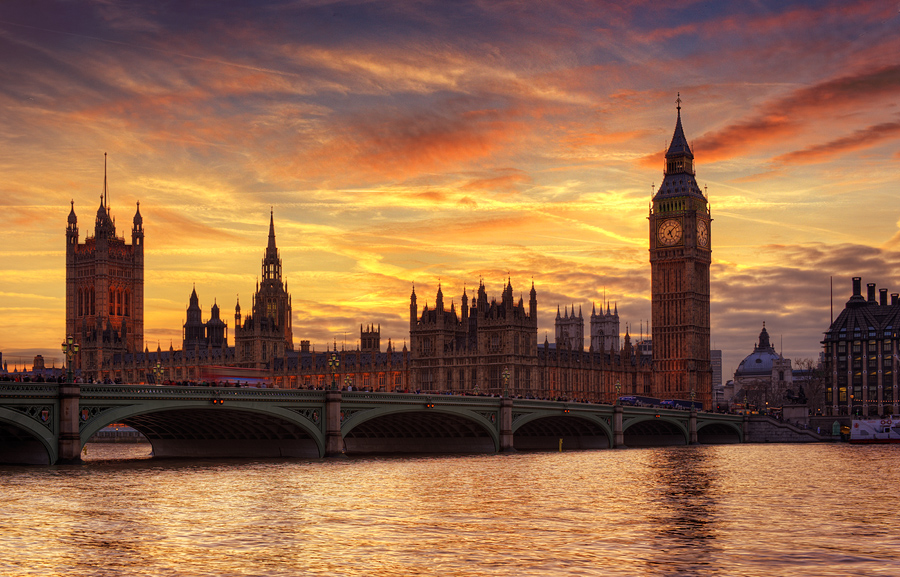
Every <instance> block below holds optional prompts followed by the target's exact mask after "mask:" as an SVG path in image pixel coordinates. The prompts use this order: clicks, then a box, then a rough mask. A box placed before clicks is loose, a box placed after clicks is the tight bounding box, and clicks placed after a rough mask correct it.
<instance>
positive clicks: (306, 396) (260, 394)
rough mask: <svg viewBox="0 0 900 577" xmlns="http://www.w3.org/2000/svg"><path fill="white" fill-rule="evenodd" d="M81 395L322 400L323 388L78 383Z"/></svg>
mask: <svg viewBox="0 0 900 577" xmlns="http://www.w3.org/2000/svg"><path fill="white" fill-rule="evenodd" d="M81 396H82V397H84V398H104V399H109V398H116V397H120V398H127V399H134V398H147V399H172V398H182V399H208V398H210V397H217V398H228V399H235V400H242V399H243V400H248V401H249V400H266V401H273V400H289V401H311V400H316V401H321V400H322V399H323V398H324V391H310V390H305V389H269V388H266V389H257V388H252V387H205V386H177V385H176V386H173V385H81Z"/></svg>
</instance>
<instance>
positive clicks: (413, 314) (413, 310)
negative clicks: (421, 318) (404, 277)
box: [409, 283, 419, 328]
mask: <svg viewBox="0 0 900 577" xmlns="http://www.w3.org/2000/svg"><path fill="white" fill-rule="evenodd" d="M418 314H419V307H418V305H416V284H415V283H413V287H412V294H411V295H409V328H415V326H416V320H417V316H418Z"/></svg>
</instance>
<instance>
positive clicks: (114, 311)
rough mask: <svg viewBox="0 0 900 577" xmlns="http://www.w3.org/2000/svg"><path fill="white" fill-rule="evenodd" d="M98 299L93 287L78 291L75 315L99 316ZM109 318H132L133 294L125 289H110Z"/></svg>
mask: <svg viewBox="0 0 900 577" xmlns="http://www.w3.org/2000/svg"><path fill="white" fill-rule="evenodd" d="M96 305H97V299H96V295H95V291H94V288H93V287H88V288H84V289H78V290H77V291H76V294H75V315H76V316H79V317H81V316H86V315H95V314H97V306H96ZM109 316H120V317H122V316H124V317H128V316H131V293H130V292H129V291H128V290H123V289H109Z"/></svg>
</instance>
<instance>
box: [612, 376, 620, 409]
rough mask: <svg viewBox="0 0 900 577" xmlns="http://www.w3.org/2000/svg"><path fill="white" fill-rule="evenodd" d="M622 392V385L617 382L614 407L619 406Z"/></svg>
mask: <svg viewBox="0 0 900 577" xmlns="http://www.w3.org/2000/svg"><path fill="white" fill-rule="evenodd" d="M621 391H622V383H620V382H619V381H616V400H615V402H613V404H614V405H618V404H619V393H620V392H621Z"/></svg>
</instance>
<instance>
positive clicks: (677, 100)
mask: <svg viewBox="0 0 900 577" xmlns="http://www.w3.org/2000/svg"><path fill="white" fill-rule="evenodd" d="M675 104H676V106H675V108H677V109H678V112H681V93H680V92H679V93H678V98H676V99H675Z"/></svg>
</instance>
